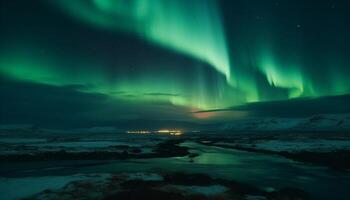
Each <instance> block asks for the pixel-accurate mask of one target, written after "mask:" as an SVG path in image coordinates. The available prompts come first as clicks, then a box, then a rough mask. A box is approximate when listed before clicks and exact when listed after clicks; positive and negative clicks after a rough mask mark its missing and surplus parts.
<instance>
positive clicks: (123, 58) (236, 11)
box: [0, 0, 350, 122]
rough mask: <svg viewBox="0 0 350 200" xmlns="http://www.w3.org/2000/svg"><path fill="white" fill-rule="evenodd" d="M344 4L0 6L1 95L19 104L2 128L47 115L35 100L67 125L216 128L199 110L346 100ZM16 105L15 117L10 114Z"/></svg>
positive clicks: (146, 0) (109, 0)
mask: <svg viewBox="0 0 350 200" xmlns="http://www.w3.org/2000/svg"><path fill="white" fill-rule="evenodd" d="M348 7H349V3H348V2H347V1H345V0H326V1H322V2H318V3H314V2H313V1H311V0H306V1H305V0H304V1H302V0H297V1H290V0H273V1H272V0H265V1H258V0H238V1H230V0H128V1H124V0H88V1H85V0H75V1H71V0H55V1H43V0H36V1H32V2H28V1H19V0H1V30H2V31H1V35H0V41H1V46H0V77H1V79H2V85H1V93H2V95H3V96H7V97H8V96H9V95H12V96H11V98H7V99H14V100H13V101H14V102H11V103H10V104H8V105H7V104H6V105H3V107H2V109H3V110H4V111H3V112H2V116H1V118H2V119H1V121H5V122H6V121H10V122H12V121H15V119H16V117H18V116H20V118H21V119H25V118H26V117H28V116H30V115H31V114H33V112H32V110H31V109H29V110H31V111H25V112H24V111H23V109H24V110H25V108H26V107H32V108H33V107H35V108H37V109H40V105H31V103H32V104H35V102H36V101H37V100H34V99H31V97H33V98H34V97H35V98H37V99H41V100H40V101H43V103H42V106H43V108H46V109H48V110H50V109H49V108H51V107H50V106H47V105H46V104H50V105H51V106H52V107H60V108H61V107H62V108H66V109H64V113H61V114H60V117H61V118H65V116H66V115H69V116H76V117H78V116H80V117H83V118H84V117H85V118H84V119H89V120H90V121H91V120H92V121H93V120H101V119H103V120H108V121H110V120H114V119H142V118H155V119H169V120H172V119H176V120H201V119H206V120H208V119H210V118H211V117H213V118H215V116H213V115H215V113H205V112H197V111H202V110H220V109H227V108H231V107H235V106H246V105H249V104H250V103H263V102H274V101H289V100H294V99H299V98H311V99H316V98H322V97H328V96H337V95H346V94H348V93H350V84H349V81H348V74H350V68H349V64H350V59H349V56H350V50H349V44H350V40H349V35H350V34H349V33H350V30H349V26H348V24H350V21H349V19H348V18H346V15H347V9H346V8H348ZM24 88H26V89H24ZM28 88H29V89H28ZM13 91H25V93H26V95H25V96H23V95H22V96H21V94H20V92H18V93H16V94H14V92H13ZM31 91H33V93H31ZM58 91H64V92H62V94H66V93H67V94H70V95H71V96H69V95H68V96H66V95H63V96H60V94H61V93H60V94H57V92H58ZM39 93H40V94H41V95H43V96H41V97H40V95H38V94H39ZM46 95H48V96H50V98H49V97H45V96H46ZM75 97H76V99H75ZM84 98H85V99H84ZM3 99H6V98H3ZM45 99H50V101H45ZM79 101H82V102H84V103H81V104H80V103H79ZM16 102H18V104H16ZM53 102H55V104H52V103H53ZM44 104H45V106H44ZM77 105H79V106H81V105H83V106H82V108H80V107H79V109H78V108H77V110H74V109H73V111H71V112H70V108H71V107H77ZM12 108H16V109H17V110H18V113H17V114H16V112H15V113H11V114H7V112H10V111H9V110H10V109H12ZM19 108H23V109H19ZM52 112H60V111H59V110H56V109H53V111H52ZM330 112H331V111H330ZM23 113H25V114H23ZM28 113H31V114H28ZM42 115H43V116H44V115H45V114H44V113H42ZM225 115H227V113H225ZM229 115H230V116H231V117H242V116H247V115H249V113H246V112H243V111H232V112H231V113H230V114H229ZM9 116H11V117H9ZM43 116H40V117H38V119H41V118H44V117H43ZM10 118H12V120H9V119H10ZM33 118H35V117H33ZM22 121H23V120H22ZM24 121H25V120H24Z"/></svg>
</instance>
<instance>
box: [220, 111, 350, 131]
mask: <svg viewBox="0 0 350 200" xmlns="http://www.w3.org/2000/svg"><path fill="white" fill-rule="evenodd" d="M221 129H223V130H237V131H240V130H250V131H275V130H276V131H277V130H301V131H317V130H320V131H339V130H346V131H350V114H328V115H316V116H311V117H305V118H276V117H275V118H254V119H244V120H236V121H233V122H231V123H226V124H224V125H223V126H222V127H221Z"/></svg>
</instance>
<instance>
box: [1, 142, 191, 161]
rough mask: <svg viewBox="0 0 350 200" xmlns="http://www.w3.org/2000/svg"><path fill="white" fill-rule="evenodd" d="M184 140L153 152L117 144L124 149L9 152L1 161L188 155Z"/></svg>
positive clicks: (166, 144)
mask: <svg viewBox="0 0 350 200" xmlns="http://www.w3.org/2000/svg"><path fill="white" fill-rule="evenodd" d="M182 142H183V140H181V139H176V140H167V141H164V142H162V143H159V144H157V145H156V146H155V147H154V150H153V152H152V153H142V152H141V149H140V148H137V147H128V146H115V147H114V148H116V149H118V148H119V149H120V148H122V149H124V150H123V151H122V152H121V153H119V152H114V151H108V150H106V151H101V150H100V151H89V152H69V151H65V150H60V151H44V152H37V153H34V154H27V153H26V154H7V155H0V162H1V161H11V162H16V161H21V162H22V161H49V160H122V159H131V158H136V159H137V158H164V157H175V156H186V155H188V154H189V152H188V148H187V147H181V146H179V145H178V144H180V143H182Z"/></svg>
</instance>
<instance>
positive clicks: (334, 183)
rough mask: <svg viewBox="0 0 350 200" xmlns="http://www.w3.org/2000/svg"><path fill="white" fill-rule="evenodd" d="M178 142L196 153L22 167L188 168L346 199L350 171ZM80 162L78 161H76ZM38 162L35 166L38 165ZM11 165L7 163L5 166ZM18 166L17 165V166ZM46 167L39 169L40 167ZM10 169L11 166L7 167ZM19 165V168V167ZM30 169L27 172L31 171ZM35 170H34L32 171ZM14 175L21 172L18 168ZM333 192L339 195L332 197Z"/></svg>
mask: <svg viewBox="0 0 350 200" xmlns="http://www.w3.org/2000/svg"><path fill="white" fill-rule="evenodd" d="M182 145H185V146H187V147H190V148H191V152H192V153H198V154H199V156H198V157H196V158H194V159H193V162H190V161H191V159H190V158H188V157H175V158H152V159H138V160H127V161H111V162H106V163H100V164H89V163H88V164H86V163H85V164H84V163H83V164H82V163H78V161H66V162H63V163H61V165H62V166H65V167H64V170H63V169H62V168H60V169H59V170H55V169H54V168H52V167H53V166H55V167H57V165H58V164H59V163H57V162H51V163H50V162H41V163H40V164H38V162H36V163H32V164H26V165H25V166H26V168H27V169H28V168H31V166H32V169H37V172H36V174H37V175H38V176H43V175H67V174H76V173H118V172H139V171H153V172H154V171H155V172H175V171H182V172H189V173H205V174H209V175H211V176H213V177H217V178H225V179H233V180H237V181H242V182H246V183H249V184H253V185H255V186H257V187H261V188H281V187H296V188H301V189H304V190H306V191H308V192H309V193H311V194H312V196H313V197H315V198H316V199H350V198H348V197H350V191H348V187H349V185H350V172H335V171H332V170H328V169H327V168H324V167H315V166H311V165H305V164H303V163H297V162H293V161H290V160H288V159H285V158H282V157H279V156H272V155H264V154H258V153H251V152H243V151H237V150H232V149H225V148H218V147H209V146H204V145H201V144H197V143H193V142H186V143H183V144H182ZM80 162H81V161H80ZM38 165H39V166H38ZM9 167H11V166H7V167H5V168H8V169H9ZM17 167H18V166H17ZM45 168H47V169H50V170H43V169H45ZM11 169H12V168H11ZM19 169H20V168H19ZM33 173H34V172H33V170H32V171H31V172H30V173H28V175H29V174H30V175H31V176H32V175H33ZM34 174H35V173H34ZM17 175H18V176H21V175H22V176H23V175H25V172H24V171H21V170H19V171H18V172H17ZM334 195H335V196H336V197H339V198H334Z"/></svg>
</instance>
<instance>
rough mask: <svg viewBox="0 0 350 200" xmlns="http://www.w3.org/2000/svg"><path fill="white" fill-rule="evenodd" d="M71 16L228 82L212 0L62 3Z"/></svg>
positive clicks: (222, 36) (223, 44) (219, 23)
mask: <svg viewBox="0 0 350 200" xmlns="http://www.w3.org/2000/svg"><path fill="white" fill-rule="evenodd" d="M54 2H55V3H57V4H58V5H60V6H61V7H62V8H64V9H65V10H66V11H68V13H70V14H71V15H72V16H74V17H76V18H78V19H80V20H83V21H85V22H87V23H89V24H91V25H94V26H96V27H99V28H103V29H110V30H117V31H120V30H121V31H127V32H131V33H134V34H136V35H137V36H139V37H141V38H145V39H146V40H149V41H150V42H152V43H155V44H158V45H161V46H164V47H166V48H169V49H172V50H175V51H177V52H180V53H185V54H188V55H190V56H193V57H195V58H197V59H200V60H202V61H205V62H207V63H208V64H210V65H211V66H213V67H214V68H215V69H216V70H218V71H219V72H221V73H223V74H224V75H225V76H226V78H227V79H228V80H230V61H229V56H228V49H227V45H226V44H227V41H226V38H225V32H224V29H223V24H222V20H221V15H220V12H219V8H218V5H217V4H216V1H215V0H191V1H188V0H175V1H174V0H170V1H169V0H152V1H149V0H128V1H115V0H91V1H86V0H75V1H71V0H61V1H54Z"/></svg>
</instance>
